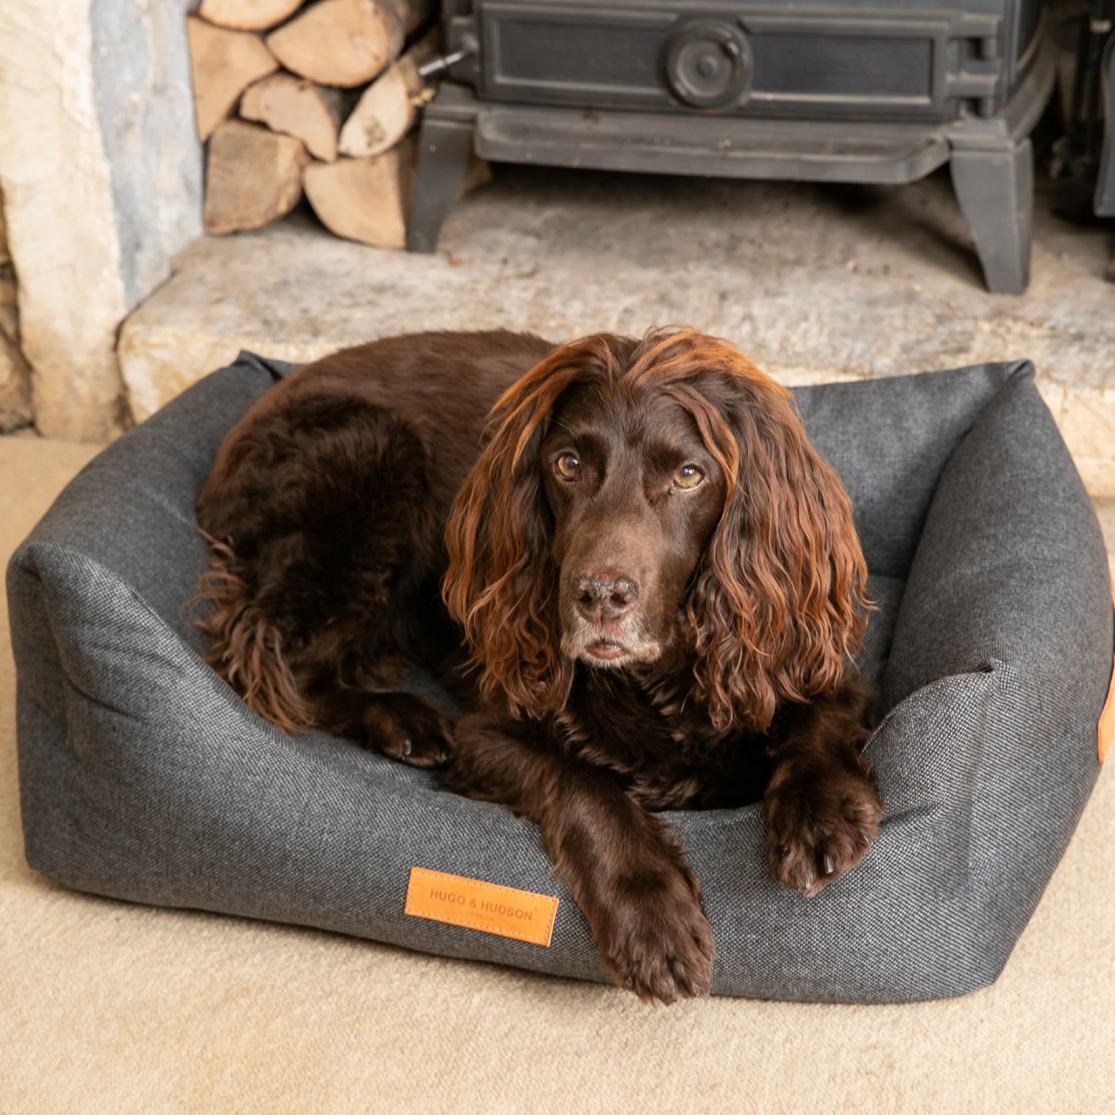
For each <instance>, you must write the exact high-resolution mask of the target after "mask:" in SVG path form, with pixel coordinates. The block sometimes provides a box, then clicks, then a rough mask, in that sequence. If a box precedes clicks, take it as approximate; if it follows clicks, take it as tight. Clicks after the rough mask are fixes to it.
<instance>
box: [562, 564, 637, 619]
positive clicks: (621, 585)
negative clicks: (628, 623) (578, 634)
mask: <svg viewBox="0 0 1115 1115" xmlns="http://www.w3.org/2000/svg"><path fill="white" fill-rule="evenodd" d="M573 594H574V596H575V598H576V601H577V611H579V612H580V613H581V615H583V616H584V617H585V619H589V620H592V621H593V622H594V623H600V622H601V621H602V620H606V619H619V618H620V616H622V615H624V614H625V613H627V612H629V611H630V610H631V608H632V606H633V605H634V603H635V600H636V598H637V597H638V595H639V586H638V585H637V584H635V582H634V581H633V580H631V578H630V577H624V576H622V575H620V574H615V573H611V572H607V573H602V574H594V573H582V574H581V575H580V576H579V577H575V578H574V579H573Z"/></svg>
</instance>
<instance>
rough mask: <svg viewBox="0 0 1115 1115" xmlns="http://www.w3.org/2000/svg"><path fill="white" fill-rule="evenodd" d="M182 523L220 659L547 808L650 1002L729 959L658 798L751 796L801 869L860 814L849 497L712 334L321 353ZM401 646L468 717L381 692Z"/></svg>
mask: <svg viewBox="0 0 1115 1115" xmlns="http://www.w3.org/2000/svg"><path fill="white" fill-rule="evenodd" d="M493 403H494V407H493ZM489 410H490V413H489ZM569 461H573V462H575V467H574V465H571V464H568V462H569ZM562 462H566V463H565V464H563V463H562ZM683 476H684V477H685V478H686V479H682V478H683ZM694 478H696V479H694ZM691 481H692V482H691ZM198 518H199V524H200V526H201V528H202V530H203V531H205V532H206V533H207V535H208V537H209V539H210V545H211V560H212V567H211V569H210V571H209V573H208V574H206V575H205V577H203V578H202V581H201V583H200V585H199V595H200V596H201V597H202V598H203V599H205V600H207V601H208V602H209V603H210V604H211V606H212V610H211V612H210V613H209V615H208V616H207V618H206V619H205V620H204V621H203V627H204V629H205V630H206V631H207V632H208V633H209V634H210V636H211V638H212V640H213V645H212V652H211V661H213V663H214V665H215V666H216V667H217V669H218V670H219V671H220V672H221V673H222V674H223V675H224V676H225V677H226V678H227V679H228V680H229V681H230V683H231V684H233V685H234V686H235V687H236V688H237V689H238V691H239V692H241V693H242V694H243V695H244V697H245V699H246V700H248V701H249V703H250V704H251V705H252V707H254V708H255V709H256V710H257V711H258V712H259V713H260V714H261V715H263V716H265V717H267V718H268V719H269V720H271V721H272V722H273V723H275V724H277V725H279V726H280V727H283V728H285V729H286V730H288V731H290V730H294V729H298V728H302V727H306V726H318V727H323V728H326V729H327V730H329V731H332V732H335V733H337V734H342V735H346V736H349V737H351V738H353V739H355V740H357V741H358V742H360V743H362V744H363V745H364V746H367V747H372V748H376V749H377V750H380V751H382V752H384V753H385V754H387V755H390V756H392V757H394V758H398V759H403V760H404V761H406V762H409V763H413V764H417V765H424V766H430V765H440V767H441V769H440V770H439V778H440V780H441V782H442V783H443V785H445V786H447V787H450V788H452V789H455V790H458V791H459V792H461V793H463V794H466V795H468V796H469V797H473V798H478V799H482V800H486V801H494V802H499V803H501V804H503V805H505V806H507V807H508V808H510V809H512V810H513V811H514V812H516V813H518V814H520V815H522V816H524V817H526V818H528V819H529V820H531V821H533V822H535V823H536V824H537V825H538V828H539V832H540V835H541V838H542V841H543V844H544V846H545V848H546V851H547V852H548V854H549V855H550V857H551V859H552V861H553V863H554V865H555V870H556V872H557V875H558V877H559V878H560V879H561V880H562V881H563V882H564V883H565V885H567V886H568V888H569V890H570V892H571V893H572V895H573V898H574V900H575V901H576V903H577V905H578V907H579V908H580V910H581V911H582V913H583V914H584V916H585V918H586V920H587V922H588V925H589V927H590V929H591V931H592V934H593V937H594V939H595V940H596V942H597V944H598V946H599V949H600V957H601V963H602V965H603V966H604V968H605V969H606V970H607V971H608V972H610V973H611V974H612V975H613V976H614V978H615V979H616V981H617V982H619V983H621V984H624V985H626V986H629V987H631V988H632V990H634V991H635V993H636V994H638V995H639V996H640V997H641V998H644V999H648V1000H657V1001H663V1002H669V1001H672V1000H673V999H675V998H678V997H681V996H686V995H697V994H702V993H704V992H706V991H707V990H708V988H709V981H710V979H711V976H712V963H713V957H714V955H715V944H714V942H713V938H712V931H711V929H710V927H709V924H708V921H707V919H706V918H705V915H704V912H703V909H702V906H701V889H700V883H699V881H698V880H697V879H696V878H695V876H694V875H693V873H692V871H691V870H690V869H689V867H688V866H687V864H686V863H685V859H684V855H683V850H682V849H681V848H679V847H678V845H677V842H676V840H675V839H674V838H673V837H672V835H671V832H670V829H669V826H668V825H667V824H665V822H664V821H663V820H662V819H660V818H659V817H657V816H655V812H656V811H658V810H663V809H682V808H730V807H734V806H738V805H741V804H743V803H745V802H748V801H755V800H758V799H759V798H762V799H763V816H764V819H765V822H766V828H767V839H766V850H767V859H768V862H769V864H770V869H771V872H772V874H773V875H774V877H775V878H776V879H777V880H778V881H779V882H780V883H782V884H783V885H784V886H786V887H789V888H791V889H793V890H796V891H799V892H800V893H802V894H805V895H814V894H816V893H817V892H818V891H819V890H820V889H822V888H823V887H824V886H826V885H827V884H828V883H830V882H831V881H832V880H833V879H835V878H837V877H838V876H839V875H840V874H841V873H843V872H844V871H846V870H848V869H850V868H852V867H854V866H855V865H856V864H857V863H858V862H859V861H860V859H862V857H863V856H864V854H866V852H867V850H868V848H869V846H870V843H871V841H872V840H873V839H874V836H875V834H876V832H877V830H878V822H879V819H880V817H881V815H882V807H881V805H880V803H879V800H878V797H877V795H876V792H875V789H874V784H873V781H872V777H871V768H870V765H869V764H867V763H866V762H864V761H863V759H862V758H861V756H860V747H861V745H862V743H863V740H864V738H865V736H866V731H865V729H864V727H863V707H864V702H865V693H864V690H863V689H862V687H861V686H860V684H859V682H858V680H857V678H856V675H855V672H854V670H852V669H851V668H850V667H849V657H850V655H851V654H852V652H853V651H854V648H855V646H856V643H857V641H858V639H859V637H860V635H861V634H862V631H863V626H864V618H863V617H864V585H865V577H866V570H865V566H864V562H863V556H862V554H861V552H860V549H859V545H858V542H857V540H856V536H855V531H854V529H853V525H852V515H851V507H850V504H849V501H848V498H847V496H846V495H845V494H844V492H843V490H842V488H841V486H840V483H839V481H838V479H837V478H836V476H835V474H834V473H833V471H832V470H831V468H829V466H828V465H827V464H825V462H824V461H823V460H822V459H821V458H820V457H819V456H818V454H817V453H816V451H815V450H814V449H813V447H812V446H811V445H810V443H809V441H808V439H807V438H806V436H805V432H804V430H803V428H802V425H801V422H800V420H799V417H798V415H797V412H796V410H795V408H794V407H793V404H792V402H791V400H790V397H789V396H788V394H787V392H785V391H784V390H783V389H781V388H780V387H778V386H777V385H776V384H774V383H773V382H772V381H771V380H770V379H769V378H767V377H766V376H765V375H763V373H762V372H760V371H759V370H758V369H757V368H756V367H755V366H754V365H753V364H751V363H750V362H749V361H747V360H746V359H745V358H744V357H743V356H741V355H740V354H739V353H738V352H736V350H735V349H733V348H732V347H731V346H730V345H728V344H726V343H724V342H722V341H718V340H716V339H714V338H711V337H707V336H704V335H702V334H699V333H695V332H693V331H655V332H652V333H650V334H648V335H647V336H646V337H645V338H643V339H642V340H641V341H639V340H633V339H630V338H624V337H616V336H613V335H611V334H597V335H595V336H592V337H586V338H584V339H582V340H579V341H575V342H571V343H570V344H567V345H562V346H560V347H555V346H553V345H551V344H548V343H547V342H545V341H542V340H540V339H538V338H536V337H527V336H518V335H515V334H510V333H503V332H496V333H478V334H422V335H418V336H413V337H396V338H389V339H386V340H383V341H377V342H374V343H373V344H371V345H366V346H362V347H361V348H358V349H352V350H347V351H345V352H341V353H337V354H335V355H334V356H332V357H328V358H326V359H325V360H322V361H319V362H317V363H316V364H313V365H309V366H307V367H306V368H303V369H302V370H300V371H299V372H297V373H296V374H295V375H293V376H291V377H290V378H289V379H287V380H285V381H284V382H283V383H281V384H279V385H277V386H276V387H275V388H274V389H273V390H272V391H270V392H268V393H267V394H266V395H265V396H264V397H263V399H262V400H261V401H260V402H259V403H257V404H256V406H254V407H253V408H252V409H251V410H250V411H249V413H248V414H247V415H246V416H245V417H244V419H243V420H242V421H241V422H240V423H239V424H238V425H237V426H236V428H235V429H234V430H233V431H232V433H231V434H230V435H229V437H228V438H227V439H226V441H225V443H224V445H223V446H222V447H221V450H220V453H219V454H218V458H217V461H216V464H215V466H214V469H213V472H212V475H211V476H210V478H209V480H208V481H207V482H206V485H205V488H204V489H203V491H202V493H201V496H200V498H199V500H198ZM443 529H444V536H443ZM442 574H444V582H443V585H442V590H443V593H444V603H443V599H442V596H441V594H440V593H439V579H440V578H441V577H442ZM462 633H463V634H464V636H465V637H466V639H467V641H468V649H469V651H470V652H471V656H472V664H473V665H474V666H477V667H479V670H478V672H477V675H476V676H477V681H478V689H479V692H473V691H472V690H471V688H470V687H469V686H468V685H467V684H465V682H464V681H463V676H464V671H463V667H464V665H465V662H464V656H463V655H462V654H460V653H458V652H459V647H460V640H461V635H462ZM415 664H423V665H425V666H427V667H428V668H430V669H432V670H433V671H434V672H435V673H436V674H437V675H438V676H439V677H440V679H441V680H442V681H443V683H445V684H448V685H450V686H453V687H455V689H456V695H457V697H458V700H459V701H460V703H461V704H463V705H464V706H465V707H466V708H467V710H468V711H467V712H466V714H465V716H464V717H462V719H461V720H460V722H459V723H458V724H457V725H456V727H455V729H454V727H453V726H452V725H451V724H450V722H449V721H448V719H447V718H446V717H444V716H443V715H442V714H441V713H440V712H438V711H437V710H436V709H433V708H432V707H431V706H429V705H427V704H426V703H425V702H423V701H421V700H419V699H418V698H416V697H412V696H410V695H409V694H406V693H399V692H394V691H393V690H394V688H395V683H396V682H397V681H398V679H399V678H400V676H401V675H402V673H403V672H404V671H405V670H406V669H408V668H409V667H410V666H412V665H415ZM451 748H452V749H453V750H454V751H455V754H453V756H452V761H451V762H448V763H447V760H448V759H449V757H450V750H451Z"/></svg>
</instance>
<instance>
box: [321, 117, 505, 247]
mask: <svg viewBox="0 0 1115 1115" xmlns="http://www.w3.org/2000/svg"><path fill="white" fill-rule="evenodd" d="M417 161H418V144H417V142H416V141H415V140H414V139H404V140H403V142H402V143H400V144H398V145H397V146H395V147H392V148H391V150H390V151H387V152H385V153H384V154H382V155H373V156H371V157H369V158H364V159H346V158H340V159H338V160H337V161H336V162H335V163H311V164H310V165H309V166H307V167H306V173H305V176H304V183H303V184H304V186H305V189H306V197H307V198H309V200H310V204H311V205H312V206H313V208H314V212H315V213H316V214H317V215H318V217H319V218H320V220H321V223H322V224H323V225H325V227H326V228H327V229H329V231H330V232H332V233H334V234H335V235H337V236H342V237H344V238H345V239H346V240H358V241H359V242H360V243H362V244H370V245H371V246H372V247H373V248H404V247H406V228H407V218H408V216H409V215H410V203H411V200H412V198H413V196H414V178H415V169H416V166H417ZM491 177H492V174H491V170H490V168H489V166H488V164H487V162H485V161H484V160H483V159H478V158H476V157H475V156H474V157H473V160H472V162H471V163H470V165H469V169H468V172H467V173H466V174H465V178H464V182H463V183H462V184H461V189H460V190H459V191H458V193H457V196H458V197H462V196H463V195H464V194H466V193H468V191H469V190H472V189H475V187H477V186H480V185H483V184H484V183H485V182H488V181H490V179H491Z"/></svg>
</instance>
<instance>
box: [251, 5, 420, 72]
mask: <svg viewBox="0 0 1115 1115" xmlns="http://www.w3.org/2000/svg"><path fill="white" fill-rule="evenodd" d="M429 10H430V3H429V0H321V3H318V4H314V5H313V7H310V8H307V9H306V10H305V11H304V12H302V13H301V14H300V15H298V16H297V17H295V18H294V19H292V20H291V21H290V22H289V23H287V24H285V25H284V26H282V27H280V28H279V29H278V30H277V31H273V32H272V33H271V34H270V35H268V36H267V46H268V49H269V50H270V51H271V53H272V54H274V55H275V57H276V58H277V59H278V60H279V61H280V62H281V63H282V64H283V65H284V66H285V67H286V68H287V69H288V70H291V71H292V72H293V73H296V74H298V75H299V76H300V77H305V78H309V80H310V81H315V82H317V83H318V84H319V85H340V86H343V87H344V88H349V89H350V88H352V87H353V86H356V85H363V84H365V83H366V82H369V81H371V80H372V78H374V77H376V76H377V75H378V74H380V73H382V72H383V70H384V68H385V67H386V66H387V65H388V63H389V62H391V61H393V60H394V59H395V58H397V57H398V56H399V53H400V52H401V51H402V49H403V42H404V40H405V39H406V36H407V34H408V33H409V32H410V31H412V30H414V29H415V28H416V27H418V26H419V24H420V23H421V22H422V21H423V20H424V19H425V18H426V16H427V15H428V14H429Z"/></svg>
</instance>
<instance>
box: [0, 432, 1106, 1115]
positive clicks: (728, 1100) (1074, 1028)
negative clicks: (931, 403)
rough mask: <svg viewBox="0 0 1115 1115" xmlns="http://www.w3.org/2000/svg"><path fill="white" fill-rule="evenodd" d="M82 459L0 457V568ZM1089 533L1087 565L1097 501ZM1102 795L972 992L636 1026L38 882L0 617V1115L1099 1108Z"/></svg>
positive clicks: (709, 1006)
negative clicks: (23, 815) (24, 825)
mask: <svg viewBox="0 0 1115 1115" xmlns="http://www.w3.org/2000/svg"><path fill="white" fill-rule="evenodd" d="M95 452H96V447H89V446H73V445H61V444H57V443H51V442H43V441H39V440H36V439H31V438H14V439H13V438H9V439H0V561H3V562H5V563H6V561H7V558H8V556H9V555H10V553H11V552H12V550H13V549H14V548H15V546H16V544H17V543H18V542H19V541H20V540H22V538H23V537H24V536H25V535H26V533H27V532H28V531H29V530H30V528H31V526H32V525H33V524H34V522H35V521H36V520H37V518H38V517H39V516H40V515H41V514H42V512H43V511H45V509H46V508H47V506H48V505H49V503H50V501H51V499H52V498H53V496H54V495H55V494H56V493H57V492H58V491H59V490H60V489H61V488H62V486H63V485H64V484H65V483H66V482H67V481H68V480H69V478H70V477H71V476H72V475H73V474H74V473H75V472H76V471H77V469H78V468H79V467H80V466H81V465H82V464H83V463H84V462H85V461H86V460H88V459H89V458H90V457H92V456H93V454H94V453H95ZM1101 520H1102V521H1103V523H1104V526H1105V531H1106V532H1107V535H1108V546H1109V550H1110V549H1111V546H1112V541H1113V539H1112V535H1113V533H1115V531H1113V526H1115V514H1113V511H1112V509H1111V508H1101ZM1113 786H1115V784H1113V782H1112V778H1111V775H1110V773H1101V776H1100V779H1099V783H1098V784H1097V787H1096V790H1095V792H1094V794H1093V796H1092V798H1091V801H1090V802H1089V804H1088V806H1087V808H1086V810H1085V812H1084V815H1083V819H1082V821H1081V823H1080V826H1079V828H1078V830H1077V832H1076V835H1075V836H1074V838H1073V840H1072V842H1071V843H1070V845H1069V848H1068V851H1067V853H1066V855H1065V857H1064V859H1063V861H1062V863H1061V865H1060V866H1059V867H1058V869H1057V871H1056V873H1055V874H1054V876H1053V879H1052V881H1051V882H1050V885H1049V887H1048V889H1047V891H1046V893H1045V895H1044V897H1043V899H1042V901H1041V903H1040V904H1039V906H1038V909H1037V912H1036V913H1035V915H1034V918H1033V920H1032V921H1031V922H1030V924H1029V926H1028V927H1027V929H1026V930H1025V932H1024V934H1023V936H1022V938H1021V941H1020V942H1019V944H1018V946H1017V947H1016V949H1015V951H1014V954H1013V956H1012V957H1011V959H1010V960H1009V961H1008V963H1007V966H1006V969H1005V971H1004V973H1003V975H1002V976H1001V978H1000V979H999V981H998V982H997V983H996V984H995V985H994V986H992V987H990V988H988V989H986V990H985V991H981V992H977V993H976V994H973V995H970V996H968V997H966V998H962V999H956V1000H949V1001H945V1002H937V1003H923V1004H915V1005H911V1006H888V1007H834V1006H809V1005H794V1004H774V1003H762V1002H749V1001H740V1000H730V999H721V1000H702V1001H698V1002H690V1003H683V1004H679V1005H678V1006H675V1007H671V1008H669V1009H663V1008H660V1009H654V1008H648V1007H644V1006H642V1005H640V1004H639V1003H638V1002H637V1001H636V1000H634V999H633V998H632V997H631V996H629V995H625V994H623V993H621V992H619V991H616V990H613V989H611V988H607V987H598V986H594V985H591V984H582V983H574V982H571V981H565V980H560V979H555V978H550V977H544V976H537V975H530V974H527V973H521V972H515V971H511V970H507V969H502V968H497V967H493V966H489V965H482V964H478V963H468V962H462V961H453V960H444V959H437V958H431V957H427V956H421V955H417V954H412V953H408V952H405V951H403V950H400V949H395V948H391V947H387V946H381V945H375V944H369V943H367V942H362V941H355V940H350V939H346V938H343V937H338V936H331V935H328V934H324V933H317V932H312V931H307V930H298V929H288V928H284V927H279V926H274V925H266V924H260V923H255V922H248V921H242V920H238V919H233V918H226V917H219V916H211V915H205V914H196V913H183V912H175V911H166V910H156V909H148V908H143V907H137V906H130V905H126V904H123V903H118V902H112V901H108V900H102V899H95V898H90V897H87V896H83V895H78V894H74V893H71V892H68V891H64V890H62V889H61V888H57V887H54V886H52V885H51V884H49V883H47V882H45V881H44V880H43V879H42V878H40V877H39V876H37V875H35V874H34V873H33V872H31V871H30V870H29V869H28V868H27V866H26V864H25V863H24V860H23V851H22V839H21V831H20V823H19V804H18V794H17V788H16V769H15V742H14V675H13V667H12V661H11V652H10V647H9V644H8V629H7V614H6V603H0V1034H2V1035H3V1036H4V1040H3V1042H0V1115H17V1113H18V1115H23V1113H28V1115H30V1113H35V1115H52V1113H54V1112H94V1113H100V1112H105V1113H106V1115H108V1113H131V1112H136V1113H140V1112H142V1113H145V1115H146V1113H152V1115H155V1113H161V1112H189V1113H193V1112H210V1111H220V1112H222V1113H224V1112H241V1111H243V1112H288V1111H289V1112H307V1111H313V1112H328V1113H331V1112H349V1111H351V1112H367V1111H377V1112H379V1111H382V1112H409V1111H423V1112H425V1111H436V1112H442V1111H444V1112H458V1111H459V1112H472V1111H485V1112H518V1111H522V1112H532V1111H543V1112H545V1111H576V1112H611V1111H616V1112H629V1111H655V1112H658V1111H664V1112H669V1111H695V1112H704V1111H708V1112H724V1111H761V1112H765V1113H771V1115H773V1113H777V1112H791V1111H810V1112H813V1111H816V1112H828V1111H857V1112H858V1111H863V1112H921V1111H925V1112H930V1111H932V1112H941V1111H948V1112H951V1111H956V1112H999V1111H1002V1112H1011V1113H1016V1112H1042V1113H1048V1112H1081V1113H1090V1112H1096V1113H1100V1112H1105V1111H1109V1110H1112V1109H1115V1068H1113V1060H1115V1059H1113V1058H1112V1056H1111V1042H1112V1035H1113V1034H1115V887H1113V883H1115V788H1113ZM1005 882H1006V881H1005Z"/></svg>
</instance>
